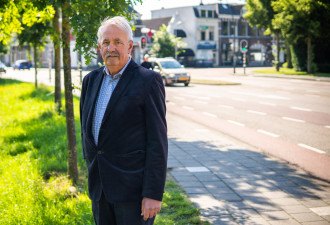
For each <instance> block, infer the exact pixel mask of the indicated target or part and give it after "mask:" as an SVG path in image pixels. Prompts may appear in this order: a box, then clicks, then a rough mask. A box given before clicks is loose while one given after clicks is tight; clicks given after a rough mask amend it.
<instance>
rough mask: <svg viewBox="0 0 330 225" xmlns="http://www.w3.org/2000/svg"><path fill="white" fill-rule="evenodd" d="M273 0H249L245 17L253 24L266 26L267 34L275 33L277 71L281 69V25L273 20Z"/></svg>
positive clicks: (259, 26)
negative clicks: (275, 23)
mask: <svg viewBox="0 0 330 225" xmlns="http://www.w3.org/2000/svg"><path fill="white" fill-rule="evenodd" d="M272 2H273V1H272V0H247V2H246V8H247V10H248V11H247V12H246V13H245V14H244V18H245V19H247V20H248V22H249V24H250V25H251V26H256V27H258V28H265V29H266V31H265V34H275V37H276V48H277V49H276V50H277V51H276V62H275V65H276V71H279V70H280V33H281V29H280V26H274V24H273V23H272V20H273V18H274V16H275V14H276V13H275V12H274V9H273V6H272Z"/></svg>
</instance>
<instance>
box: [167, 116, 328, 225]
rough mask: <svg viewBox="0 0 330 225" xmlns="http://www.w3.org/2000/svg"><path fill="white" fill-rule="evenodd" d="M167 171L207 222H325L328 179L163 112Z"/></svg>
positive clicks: (322, 224) (228, 224) (315, 224)
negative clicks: (312, 174)
mask: <svg viewBox="0 0 330 225" xmlns="http://www.w3.org/2000/svg"><path fill="white" fill-rule="evenodd" d="M167 119H168V120H167V121H168V135H169V161H168V168H169V171H170V172H169V176H171V177H172V178H174V179H175V180H176V181H177V182H178V183H179V184H180V185H181V186H182V187H183V188H184V190H185V191H186V193H187V195H188V197H189V199H190V200H191V201H192V202H193V203H194V204H195V205H196V206H197V207H198V208H199V209H200V210H201V215H202V219H203V220H208V221H209V222H210V223H211V224H215V225H217V224H225V225H231V224H236V225H237V224H244V225H247V224H274V225H277V224H283V225H291V224H303V225H326V224H327V225H330V222H329V221H330V183H327V182H324V181H321V180H319V179H316V178H313V177H310V176H309V175H308V174H306V173H305V172H304V171H301V170H299V169H297V168H296V167H294V166H293V165H289V164H287V163H286V162H284V161H281V160H279V159H276V158H272V157H270V156H267V155H265V154H263V153H261V152H258V151H257V150H255V149H253V148H250V147H247V146H244V144H239V143H237V142H236V141H234V140H232V139H230V138H229V137H225V136H224V135H223V134H220V133H218V132H216V131H214V130H211V129H209V128H207V127H204V126H202V125H199V124H196V123H194V122H191V121H188V120H185V119H184V118H181V117H178V116H176V115H173V114H167Z"/></svg>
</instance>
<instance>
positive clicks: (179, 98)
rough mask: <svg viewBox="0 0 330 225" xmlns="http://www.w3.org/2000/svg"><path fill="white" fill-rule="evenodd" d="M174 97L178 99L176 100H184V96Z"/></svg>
mask: <svg viewBox="0 0 330 225" xmlns="http://www.w3.org/2000/svg"><path fill="white" fill-rule="evenodd" d="M174 98H175V99H178V100H182V101H183V100H185V98H182V97H174Z"/></svg>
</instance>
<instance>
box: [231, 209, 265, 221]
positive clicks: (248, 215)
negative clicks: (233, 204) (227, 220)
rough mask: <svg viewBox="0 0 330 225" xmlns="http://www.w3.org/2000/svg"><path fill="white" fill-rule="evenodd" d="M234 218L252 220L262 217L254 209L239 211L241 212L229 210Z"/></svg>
mask: <svg viewBox="0 0 330 225" xmlns="http://www.w3.org/2000/svg"><path fill="white" fill-rule="evenodd" d="M228 211H229V212H230V214H231V215H232V217H234V218H235V219H237V218H251V217H260V215H259V214H258V212H257V211H256V210H254V209H239V210H232V209H229V210H228Z"/></svg>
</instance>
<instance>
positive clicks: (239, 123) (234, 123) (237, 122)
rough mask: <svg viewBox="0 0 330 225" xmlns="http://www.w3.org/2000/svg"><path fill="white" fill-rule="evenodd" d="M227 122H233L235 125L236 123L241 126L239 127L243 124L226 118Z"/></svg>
mask: <svg viewBox="0 0 330 225" xmlns="http://www.w3.org/2000/svg"><path fill="white" fill-rule="evenodd" d="M228 122H229V123H232V124H235V125H238V126H241V127H244V126H245V125H244V124H243V123H239V122H236V121H233V120H228Z"/></svg>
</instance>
